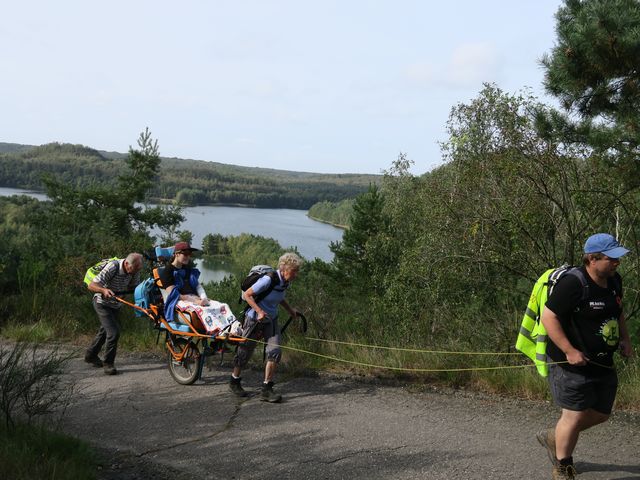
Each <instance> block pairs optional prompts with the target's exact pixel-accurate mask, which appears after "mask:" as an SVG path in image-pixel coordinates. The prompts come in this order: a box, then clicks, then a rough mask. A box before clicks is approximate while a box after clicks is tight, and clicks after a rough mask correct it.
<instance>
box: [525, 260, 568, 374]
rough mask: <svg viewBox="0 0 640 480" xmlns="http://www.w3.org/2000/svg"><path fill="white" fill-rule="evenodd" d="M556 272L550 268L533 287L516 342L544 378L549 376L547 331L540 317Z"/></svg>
mask: <svg viewBox="0 0 640 480" xmlns="http://www.w3.org/2000/svg"><path fill="white" fill-rule="evenodd" d="M555 270H558V269H557V268H550V269H549V270H547V271H546V272H544V273H543V274H542V275H541V276H540V278H539V279H538V281H536V283H535V285H534V286H533V290H532V291H531V297H529V303H528V304H527V310H526V311H525V312H524V317H523V319H522V325H520V331H519V332H518V338H517V340H516V349H518V350H519V351H521V352H522V353H524V354H525V355H526V356H527V357H529V358H530V359H531V360H533V362H534V363H535V365H536V368H537V369H538V373H539V374H540V375H542V376H543V377H546V376H547V375H548V373H549V368H548V366H547V330H546V329H545V328H544V325H542V322H541V321H540V316H541V315H542V309H543V308H544V304H545V303H547V295H548V289H549V276H550V275H551V273H553V272H554V271H555Z"/></svg>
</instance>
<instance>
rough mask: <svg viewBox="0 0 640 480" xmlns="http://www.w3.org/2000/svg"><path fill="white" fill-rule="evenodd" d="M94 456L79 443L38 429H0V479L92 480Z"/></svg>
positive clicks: (65, 436)
mask: <svg viewBox="0 0 640 480" xmlns="http://www.w3.org/2000/svg"><path fill="white" fill-rule="evenodd" d="M96 471H97V460H96V455H95V452H94V451H93V450H92V449H91V448H90V447H89V446H88V445H87V444H86V443H85V442H83V441H81V440H78V439H76V438H73V437H70V436H68V435H64V434H62V433H58V432H52V431H49V430H47V429H45V428H42V427H34V426H26V425H19V426H18V427H17V428H15V429H12V430H11V431H9V430H7V429H6V428H5V427H4V426H0V478H5V479H11V480H42V479H47V480H79V479H82V480H92V479H94V478H96Z"/></svg>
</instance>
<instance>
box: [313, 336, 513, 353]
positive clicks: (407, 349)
mask: <svg viewBox="0 0 640 480" xmlns="http://www.w3.org/2000/svg"><path fill="white" fill-rule="evenodd" d="M304 338H305V340H311V341H314V342H324V343H335V344H339V345H349V346H352V347H363V348H377V349H381V350H396V351H399V352H414V353H438V354H448V355H494V356H495V355H522V353H520V352H452V351H448V350H420V349H416V348H400V347H386V346H383V345H367V344H364V343H353V342H342V341H340V340H325V339H323V338H313V337H304Z"/></svg>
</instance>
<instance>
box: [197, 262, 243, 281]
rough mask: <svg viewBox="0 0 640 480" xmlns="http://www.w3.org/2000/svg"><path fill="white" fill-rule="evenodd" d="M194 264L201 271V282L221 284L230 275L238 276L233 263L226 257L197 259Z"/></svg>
mask: <svg viewBox="0 0 640 480" xmlns="http://www.w3.org/2000/svg"><path fill="white" fill-rule="evenodd" d="M194 263H195V264H196V267H198V270H200V282H201V283H207V282H219V281H221V280H224V278H225V277H228V276H230V275H236V277H237V276H238V272H236V271H235V269H234V268H233V265H232V262H231V261H230V260H229V259H226V258H224V257H205V258H195V259H194Z"/></svg>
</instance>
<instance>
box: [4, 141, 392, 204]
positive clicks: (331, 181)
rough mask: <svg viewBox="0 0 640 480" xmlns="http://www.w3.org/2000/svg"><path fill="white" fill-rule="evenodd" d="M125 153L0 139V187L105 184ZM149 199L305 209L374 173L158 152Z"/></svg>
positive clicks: (361, 186) (347, 192)
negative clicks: (47, 181)
mask: <svg viewBox="0 0 640 480" xmlns="http://www.w3.org/2000/svg"><path fill="white" fill-rule="evenodd" d="M126 158H127V154H124V153H118V152H105V151H99V150H95V149H92V148H90V147H86V146H83V145H72V144H61V143H49V144H46V145H41V146H33V145H20V144H15V143H0V186H4V187H13V188H27V189H33V190H42V189H43V185H42V180H41V176H42V174H43V173H49V174H53V175H55V176H56V177H57V178H59V179H61V180H62V181H64V182H65V183H68V184H70V185H75V186H87V185H90V184H92V183H96V182H99V183H101V184H109V183H113V182H115V180H116V179H117V177H118V176H119V175H121V174H123V173H124V172H125V171H126V165H125V159H126ZM160 168H161V170H160V175H159V179H158V182H157V183H156V186H155V188H154V189H153V191H152V192H151V200H152V201H175V202H178V203H181V204H184V205H243V206H251V207H262V208H293V209H304V210H306V209H308V208H310V207H311V206H312V205H313V204H315V203H318V202H323V201H328V202H339V201H341V200H344V199H347V198H354V197H356V196H357V195H358V194H360V193H362V192H364V191H365V190H366V189H367V188H368V186H369V184H370V183H377V182H378V181H379V180H380V178H381V177H380V176H379V175H365V174H362V175H360V174H321V173H310V172H294V171H287V170H276V169H269V168H257V167H240V166H236V165H228V164H224V163H217V162H207V161H203V160H188V159H181V158H166V157H162V162H161V167H160Z"/></svg>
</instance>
